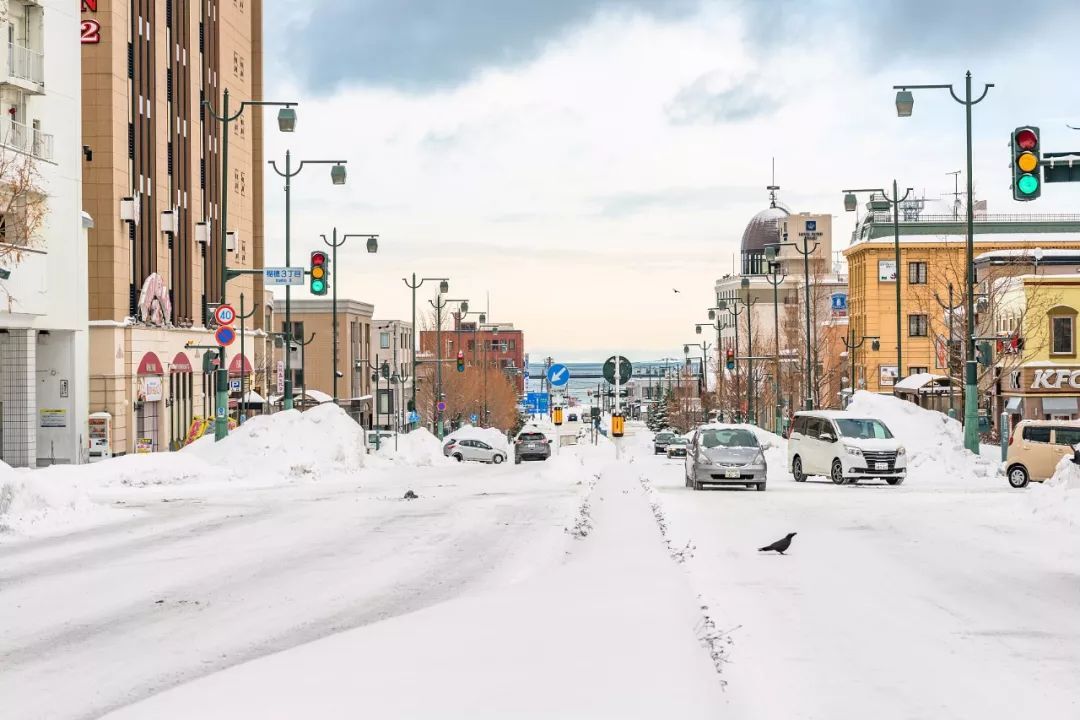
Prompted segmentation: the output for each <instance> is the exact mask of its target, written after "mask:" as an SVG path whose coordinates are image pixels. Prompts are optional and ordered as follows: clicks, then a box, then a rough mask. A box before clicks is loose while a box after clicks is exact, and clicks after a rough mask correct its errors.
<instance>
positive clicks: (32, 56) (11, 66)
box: [8, 42, 45, 85]
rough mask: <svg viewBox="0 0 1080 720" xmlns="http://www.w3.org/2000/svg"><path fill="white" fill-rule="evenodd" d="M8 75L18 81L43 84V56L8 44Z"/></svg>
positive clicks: (13, 44) (11, 43)
mask: <svg viewBox="0 0 1080 720" xmlns="http://www.w3.org/2000/svg"><path fill="white" fill-rule="evenodd" d="M8 74H9V75H11V76H12V77H16V78H19V79H20V80H29V81H30V82H33V83H37V84H38V85H44V84H45V56H44V55H43V54H41V53H40V52H38V51H37V50H31V49H30V48H28V47H23V46H22V45H18V44H16V43H13V42H9V43H8Z"/></svg>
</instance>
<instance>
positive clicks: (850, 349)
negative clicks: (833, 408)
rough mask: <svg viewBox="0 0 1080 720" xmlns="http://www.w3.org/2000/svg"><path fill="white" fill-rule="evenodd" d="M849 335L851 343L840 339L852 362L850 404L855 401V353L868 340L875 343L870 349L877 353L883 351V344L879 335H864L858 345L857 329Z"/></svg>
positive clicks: (849, 381) (871, 344) (853, 329)
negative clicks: (856, 339)
mask: <svg viewBox="0 0 1080 720" xmlns="http://www.w3.org/2000/svg"><path fill="white" fill-rule="evenodd" d="M848 335H849V336H850V337H851V340H850V341H849V340H848V339H847V338H846V337H843V338H840V339H841V340H843V341H844V348H846V349H847V354H848V360H849V361H851V378H850V379H849V380H848V386H849V387H850V388H851V398H850V399H849V400H848V403H849V404H850V402H851V400H853V399H855V351H856V350H858V349H859V348H861V347H862V346H863V343H864V342H866V341H867V340H872V341H873V342H872V343H870V349H871V350H873V351H874V352H877V351H878V350H880V349H881V343H880V342H879V341H880V340H881V338H879V337H878V336H877V335H863V336H862V338H860V339H859V342H858V343H856V342H855V328H851V330H850V331H849V332H848Z"/></svg>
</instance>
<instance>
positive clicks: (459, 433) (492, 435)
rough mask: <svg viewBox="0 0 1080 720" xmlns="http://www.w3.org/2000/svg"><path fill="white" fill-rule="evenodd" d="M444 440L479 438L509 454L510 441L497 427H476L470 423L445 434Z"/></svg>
mask: <svg viewBox="0 0 1080 720" xmlns="http://www.w3.org/2000/svg"><path fill="white" fill-rule="evenodd" d="M445 440H479V441H481V442H485V443H487V444H488V445H490V446H491V447H493V448H495V449H496V450H502V451H503V452H504V453H506V454H507V455H509V454H510V443H509V442H507V440H506V435H505V434H504V433H503V431H502V430H499V429H498V428H478V427H473V426H472V425H462V426H461V427H460V428H458V429H457V430H455V431H454V432H452V433H450V434H449V435H447V436H446V438H445V439H444V441H445Z"/></svg>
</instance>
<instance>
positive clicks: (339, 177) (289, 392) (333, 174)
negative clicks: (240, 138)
mask: <svg viewBox="0 0 1080 720" xmlns="http://www.w3.org/2000/svg"><path fill="white" fill-rule="evenodd" d="M346 162H348V161H347V160H301V161H300V164H299V165H297V166H296V169H295V170H293V168H292V152H291V151H290V150H286V151H285V170H284V171H282V170H279V169H278V166H277V160H270V161H269V165H270V167H272V168H273V169H274V172H276V173H277V174H278V175H280V176H281V177H283V178H285V266H286V267H288V266H289V264H290V261H291V259H292V258H291V250H292V242H291V241H292V179H293V178H294V177H296V176H297V175H299V174H300V171H301V170H303V169H304V166H305V165H331V166H332V167H331V169H330V180H331V182H333V183H334V184H335V185H344V184H345V174H346V171H345V163H346ZM285 334H286V335H292V285H286V286H285ZM286 339H288V338H286ZM306 380H307V379H306V377H305V384H306ZM336 399H337V398H336V397H335V400H336ZM292 406H293V380H292V363H291V362H290V358H289V354H288V353H285V405H284V407H285V409H286V410H291V409H292Z"/></svg>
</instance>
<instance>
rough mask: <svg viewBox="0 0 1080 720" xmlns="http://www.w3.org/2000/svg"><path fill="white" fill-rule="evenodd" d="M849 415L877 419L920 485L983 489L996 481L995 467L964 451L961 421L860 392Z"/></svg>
mask: <svg viewBox="0 0 1080 720" xmlns="http://www.w3.org/2000/svg"><path fill="white" fill-rule="evenodd" d="M848 411H849V412H850V413H852V414H853V415H864V416H866V417H873V418H878V419H879V420H881V421H883V422H884V423H885V424H886V425H887V426H888V427H889V429H890V430H891V431H892V433H893V435H895V436H896V437H897V438H899V440H900V442H902V443H903V445H904V447H905V448H906V449H907V452H908V475H909V477H915V478H918V481H919V483H920V484H930V485H932V484H949V485H957V484H959V485H971V484H977V485H983V486H985V485H986V484H987V483H988V482H993V481H996V479H997V471H998V463H995V462H994V461H992V460H989V459H987V458H985V457H982V456H980V455H976V454H974V453H972V452H969V451H968V450H967V449H966V448H965V447H964V428H963V426H962V425H961V424H960V421H958V420H953V419H952V418H950V417H949V416H948V415H946V414H944V413H940V412H937V411H934V410H926V409H924V408H921V407H919V406H918V405H916V404H915V403H912V402H908V401H906V400H901V399H899V398H896V397H893V396H891V395H877V394H875V393H870V392H866V391H865V390H860V391H858V392H856V393H855V397H854V398H853V399H852V401H851V404H850V405H849V406H848Z"/></svg>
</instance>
